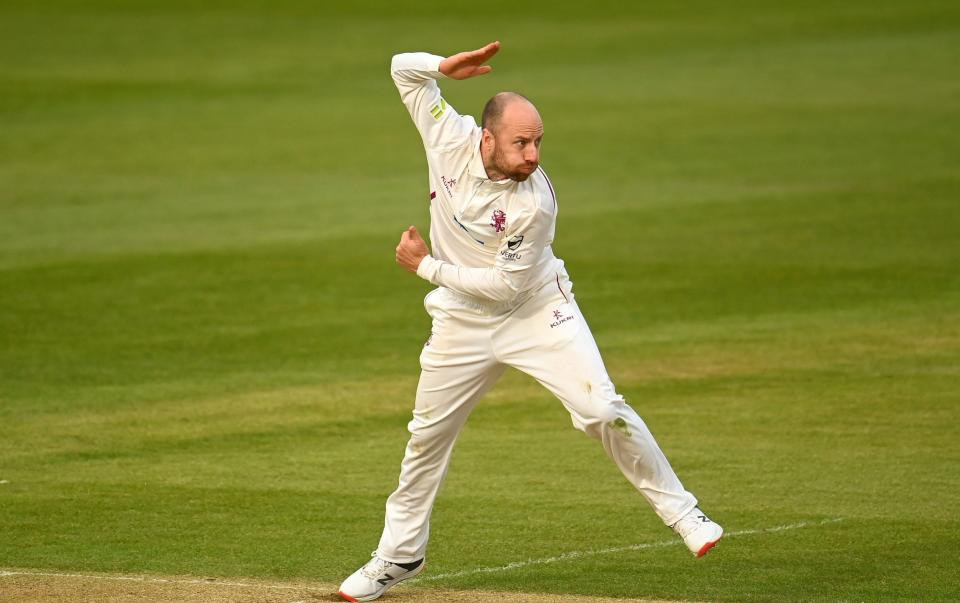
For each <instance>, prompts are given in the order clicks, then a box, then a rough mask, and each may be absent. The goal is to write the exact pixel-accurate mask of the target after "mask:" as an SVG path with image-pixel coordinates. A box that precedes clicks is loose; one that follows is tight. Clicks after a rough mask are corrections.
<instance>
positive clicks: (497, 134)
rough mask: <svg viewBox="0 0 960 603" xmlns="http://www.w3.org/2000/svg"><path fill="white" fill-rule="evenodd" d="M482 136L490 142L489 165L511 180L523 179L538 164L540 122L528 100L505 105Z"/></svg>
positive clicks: (541, 138)
mask: <svg viewBox="0 0 960 603" xmlns="http://www.w3.org/2000/svg"><path fill="white" fill-rule="evenodd" d="M484 139H485V141H488V142H487V143H488V144H489V145H490V146H491V148H490V161H489V163H490V164H491V165H489V166H488V167H492V168H493V169H494V170H495V171H496V172H499V173H500V174H502V175H503V176H506V177H507V178H510V179H511V180H516V181H517V182H523V181H524V180H526V179H527V178H529V177H530V174H532V173H533V172H535V171H536V169H537V166H539V165H540V143H541V141H542V140H543V122H542V121H541V120H540V114H539V113H537V110H536V109H535V108H534V107H533V105H531V104H529V103H527V102H523V101H517V102H514V103H511V104H510V105H508V106H507V107H506V108H505V109H504V111H503V115H502V116H501V118H500V121H499V123H498V124H497V125H496V127H495V131H493V132H491V131H490V130H484ZM489 171H491V170H489V169H488V172H489Z"/></svg>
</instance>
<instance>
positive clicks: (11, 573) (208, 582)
mask: <svg viewBox="0 0 960 603" xmlns="http://www.w3.org/2000/svg"><path fill="white" fill-rule="evenodd" d="M4 576H42V577H47V578H83V579H86V580H118V581H127V582H150V583H153V584H206V585H208V586H240V587H245V588H267V589H277V590H316V591H323V592H326V591H328V590H329V589H328V588H318V587H315V586H291V585H288V584H251V583H249V582H223V581H221V580H202V579H195V580H178V579H172V578H153V577H150V576H102V575H101V576H97V575H90V574H65V573H56V572H16V571H8V570H0V578H2V577H4Z"/></svg>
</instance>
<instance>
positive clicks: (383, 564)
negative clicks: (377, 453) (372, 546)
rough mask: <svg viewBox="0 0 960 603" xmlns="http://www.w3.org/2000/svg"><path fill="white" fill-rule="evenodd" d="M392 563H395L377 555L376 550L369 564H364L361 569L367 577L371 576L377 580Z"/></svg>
mask: <svg viewBox="0 0 960 603" xmlns="http://www.w3.org/2000/svg"><path fill="white" fill-rule="evenodd" d="M391 565H393V564H392V563H390V562H389V561H384V560H383V559H381V558H379V557H377V553H376V552H374V553H373V559H371V560H370V561H368V562H367V564H366V565H364V566H363V569H362V570H361V572H362V573H363V575H364V576H366V577H367V578H370V579H371V580H376V579H377V578H378V577H379V576H380V574H382V573H383V572H384V571H385V570H386V569H387V568H388V567H390V566H391Z"/></svg>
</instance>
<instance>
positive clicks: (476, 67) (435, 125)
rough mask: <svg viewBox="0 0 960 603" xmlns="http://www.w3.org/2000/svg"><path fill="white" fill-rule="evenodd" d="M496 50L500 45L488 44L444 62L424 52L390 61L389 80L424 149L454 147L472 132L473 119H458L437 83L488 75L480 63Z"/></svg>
mask: <svg viewBox="0 0 960 603" xmlns="http://www.w3.org/2000/svg"><path fill="white" fill-rule="evenodd" d="M499 49H500V43H499V42H492V43H490V44H487V45H486V46H484V47H483V48H480V49H477V50H473V51H469V52H461V53H457V54H455V55H452V56H450V57H447V58H443V57H440V56H437V55H432V54H428V53H425V52H410V53H404V54H398V55H396V56H394V57H393V60H392V61H391V64H390V73H391V76H392V77H393V81H394V83H395V84H396V86H397V90H398V91H399V92H400V98H401V100H403V104H404V105H406V107H407V111H408V112H409V113H410V117H411V118H413V123H414V124H415V125H416V126H417V130H418V131H419V132H420V136H421V137H422V138H423V141H424V144H425V146H427V148H438V149H443V148H450V147H455V146H458V145H460V144H462V143H463V142H464V141H465V140H466V139H467V138H468V137H469V136H470V134H471V133H472V132H473V130H474V128H476V122H475V121H474V120H473V118H471V117H463V116H461V115H460V114H459V113H457V111H456V110H455V109H454V108H453V107H451V106H450V105H449V104H448V103H447V101H446V100H445V99H444V98H443V97H442V96H441V94H440V87H439V86H438V85H437V80H438V79H440V78H443V77H450V78H451V79H458V80H462V79H466V78H470V77H475V76H478V75H483V74H485V73H489V72H490V70H491V67H490V66H489V65H485V64H484V63H485V62H486V61H487V60H488V59H489V58H490V57H492V56H493V55H494V54H496V53H497V51H498V50H499Z"/></svg>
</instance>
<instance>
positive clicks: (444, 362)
mask: <svg viewBox="0 0 960 603" xmlns="http://www.w3.org/2000/svg"><path fill="white" fill-rule="evenodd" d="M424 306H425V307H426V309H427V312H428V313H429V314H430V316H431V318H432V320H433V322H432V326H431V332H430V338H429V339H428V340H427V343H426V344H425V345H424V346H423V351H422V352H421V353H420V367H421V372H420V381H419V384H418V385H417V398H416V406H415V409H414V420H413V422H412V423H411V431H412V430H413V429H414V428H420V429H423V428H428V427H430V426H432V425H434V424H437V423H438V422H443V421H448V420H453V421H454V423H457V424H462V422H463V421H465V420H466V417H467V415H469V413H470V410H472V408H473V406H474V405H475V404H476V402H477V401H478V400H479V399H480V397H481V396H483V394H485V393H486V392H487V391H488V390H489V389H490V388H491V387H493V385H494V384H495V383H496V382H497V380H498V379H499V378H500V376H501V375H502V374H503V371H504V369H505V368H506V367H505V366H503V365H502V364H501V363H499V362H498V361H497V359H496V358H494V356H493V354H492V352H491V346H490V325H489V321H488V319H487V317H486V316H484V315H481V314H479V313H477V312H476V311H473V310H471V309H470V308H465V307H463V306H462V305H460V304H458V302H457V301H456V300H454V299H452V298H450V297H445V296H444V295H443V291H442V290H437V291H434V292H432V293H431V294H430V295H428V296H427V299H426V300H425V302H424Z"/></svg>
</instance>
